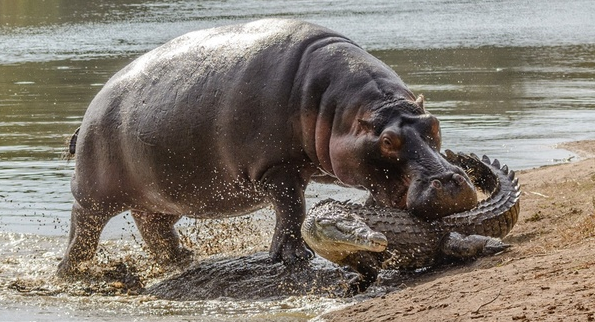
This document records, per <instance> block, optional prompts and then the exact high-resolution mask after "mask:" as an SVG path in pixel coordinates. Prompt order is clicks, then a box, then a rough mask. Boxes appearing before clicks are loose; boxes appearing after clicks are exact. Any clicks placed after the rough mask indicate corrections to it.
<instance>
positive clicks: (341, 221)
mask: <svg viewBox="0 0 595 322" xmlns="http://www.w3.org/2000/svg"><path fill="white" fill-rule="evenodd" d="M302 231H303V232H302V236H303V238H304V240H305V241H306V243H307V244H308V246H310V247H311V248H312V250H313V251H314V252H316V253H317V254H318V255H320V256H322V257H324V258H326V259H328V260H330V261H332V262H336V263H340V262H341V261H342V260H343V259H344V258H346V257H347V256H349V255H350V254H353V253H356V252H359V251H371V252H382V251H384V250H385V249H386V247H387V246H388V240H387V239H386V236H385V235H384V234H382V233H380V232H376V231H373V230H372V229H371V228H370V227H368V226H367V225H366V224H365V223H364V222H363V220H361V219H359V218H357V217H356V216H353V215H346V214H338V213H335V214H332V215H330V216H321V217H317V218H316V219H313V220H309V221H305V222H304V224H303V225H302Z"/></svg>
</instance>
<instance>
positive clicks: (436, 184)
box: [432, 179, 442, 189]
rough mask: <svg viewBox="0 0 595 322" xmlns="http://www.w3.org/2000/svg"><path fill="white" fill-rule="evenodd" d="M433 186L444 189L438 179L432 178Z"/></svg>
mask: <svg viewBox="0 0 595 322" xmlns="http://www.w3.org/2000/svg"><path fill="white" fill-rule="evenodd" d="M432 188H434V189H442V182H440V180H438V179H434V180H432Z"/></svg>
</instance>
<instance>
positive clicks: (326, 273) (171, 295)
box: [145, 252, 355, 301]
mask: <svg viewBox="0 0 595 322" xmlns="http://www.w3.org/2000/svg"><path fill="white" fill-rule="evenodd" d="M354 276H355V275H354V274H353V273H349V272H347V271H345V270H343V269H342V268H340V267H337V266H335V265H333V264H331V263H329V262H328V261H326V260H324V259H321V258H318V257H316V258H315V259H313V260H312V261H310V262H308V263H303V264H301V265H297V266H285V265H283V264H281V263H272V261H271V260H270V258H269V255H268V253H265V252H258V253H255V254H252V255H247V256H242V257H234V258H223V259H211V260H205V261H202V262H200V263H197V264H195V265H193V266H192V267H191V268H189V269H188V270H186V271H185V272H183V273H181V274H179V275H177V276H174V277H171V278H168V279H166V280H164V281H162V282H159V283H157V284H155V285H153V286H151V287H149V288H147V289H146V291H145V293H147V294H150V295H154V296H156V297H159V298H162V299H167V300H180V301H197V300H213V299H221V298H230V299H236V300H259V299H276V298H280V297H288V296H303V295H322V296H328V297H336V296H341V295H342V294H344V293H345V291H346V289H347V282H348V281H349V279H351V278H352V277H354Z"/></svg>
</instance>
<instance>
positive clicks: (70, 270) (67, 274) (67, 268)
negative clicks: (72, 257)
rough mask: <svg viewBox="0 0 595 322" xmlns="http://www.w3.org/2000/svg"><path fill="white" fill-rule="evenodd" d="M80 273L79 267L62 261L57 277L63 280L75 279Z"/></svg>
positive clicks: (64, 260)
mask: <svg viewBox="0 0 595 322" xmlns="http://www.w3.org/2000/svg"><path fill="white" fill-rule="evenodd" d="M79 273H80V271H79V270H78V268H77V265H73V264H72V263H71V262H70V261H68V260H66V259H62V261H61V262H60V264H58V269H57V270H56V276H57V277H58V278H61V279H69V278H73V277H76V276H77V275H79Z"/></svg>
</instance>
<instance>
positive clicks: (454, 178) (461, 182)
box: [452, 173, 465, 185]
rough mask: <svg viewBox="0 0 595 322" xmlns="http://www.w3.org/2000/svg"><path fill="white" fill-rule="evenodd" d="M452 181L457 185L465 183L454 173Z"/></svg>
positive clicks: (463, 179) (461, 177) (460, 176)
mask: <svg viewBox="0 0 595 322" xmlns="http://www.w3.org/2000/svg"><path fill="white" fill-rule="evenodd" d="M452 180H454V182H456V183H457V184H459V185H462V184H464V183H465V178H464V177H463V176H462V175H460V174H458V173H455V174H453V175H452Z"/></svg>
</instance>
